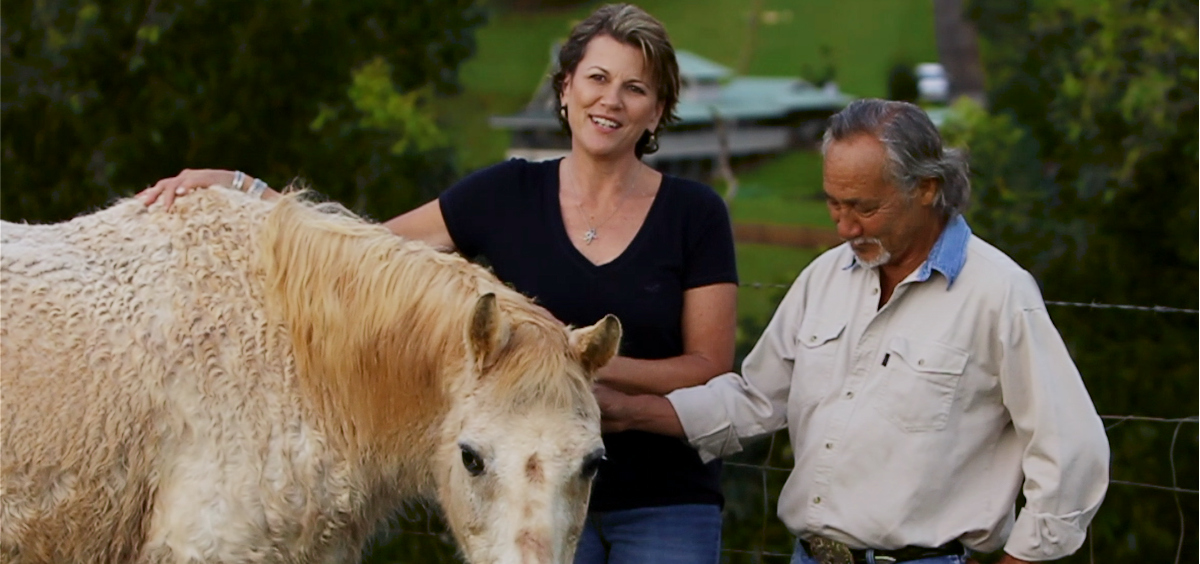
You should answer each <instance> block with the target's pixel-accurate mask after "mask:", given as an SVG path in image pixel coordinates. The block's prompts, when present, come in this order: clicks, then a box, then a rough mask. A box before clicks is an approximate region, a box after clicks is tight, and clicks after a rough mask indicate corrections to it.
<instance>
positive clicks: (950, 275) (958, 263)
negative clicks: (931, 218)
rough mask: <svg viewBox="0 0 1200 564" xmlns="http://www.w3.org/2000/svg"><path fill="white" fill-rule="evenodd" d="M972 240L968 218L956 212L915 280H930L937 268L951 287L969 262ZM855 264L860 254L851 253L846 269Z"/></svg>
mask: <svg viewBox="0 0 1200 564" xmlns="http://www.w3.org/2000/svg"><path fill="white" fill-rule="evenodd" d="M970 240H971V228H970V227H969V226H968V225H967V220H965V219H963V216H962V214H954V217H951V218H950V221H948V222H947V223H946V228H945V229H942V234H941V235H938V240H937V242H936V243H934V244H933V248H932V249H930V250H929V256H928V257H926V259H925V262H923V263H921V266H920V267H919V268H917V272H916V273H915V274H914V280H915V281H917V282H924V281H926V280H929V277H930V276H931V275H933V271H935V270H936V271H938V272H941V273H942V276H945V277H946V289H947V290H948V289H950V286H951V285H952V284H954V279H955V278H958V275H959V273H961V272H962V269H963V265H964V264H966V263H967V242H969V241H970ZM855 266H858V256H856V255H854V254H853V253H851V254H850V264H847V265H846V267H845V270H849V269H851V268H853V267H855Z"/></svg>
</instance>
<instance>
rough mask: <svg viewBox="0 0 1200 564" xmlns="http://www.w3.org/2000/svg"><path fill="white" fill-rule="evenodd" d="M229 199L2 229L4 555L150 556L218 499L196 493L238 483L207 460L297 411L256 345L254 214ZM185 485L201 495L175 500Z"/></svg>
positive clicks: (0, 483)
mask: <svg viewBox="0 0 1200 564" xmlns="http://www.w3.org/2000/svg"><path fill="white" fill-rule="evenodd" d="M230 198H232V196H226V195H224V194H212V195H205V196H197V197H196V198H195V199H196V200H197V202H195V203H191V202H188V204H190V205H191V206H192V207H193V209H194V211H191V212H190V213H189V212H183V211H180V212H179V213H174V212H171V213H168V212H164V211H162V210H160V209H151V210H147V209H146V208H145V207H144V206H142V205H141V204H140V203H138V202H135V201H125V202H122V203H118V204H117V205H115V206H112V207H110V208H107V209H104V210H101V211H99V212H97V213H93V214H90V215H86V216H81V217H79V218H76V219H74V220H71V221H68V222H64V223H59V224H52V225H23V224H9V223H6V224H4V225H2V226H0V288H3V292H2V294H3V296H2V300H3V303H2V308H0V347H2V349H3V350H2V354H0V362H2V367H0V378H2V385H3V390H4V402H3V406H2V410H3V429H0V433H2V435H3V444H2V449H3V460H2V464H3V468H2V471H3V475H2V476H0V488H2V491H0V496H2V498H3V499H2V512H0V547H2V549H3V550H2V551H0V552H3V553H4V556H6V557H7V559H10V560H14V561H21V562H25V561H28V562H68V561H69V562H128V561H135V560H139V559H147V558H149V559H154V557H153V556H152V555H148V554H146V553H145V550H146V547H145V543H146V542H148V541H149V540H150V539H151V538H152V537H153V536H154V535H155V528H156V527H157V528H160V529H161V528H163V527H164V525H162V523H167V525H165V526H166V527H169V526H170V521H171V519H178V518H179V516H178V515H176V514H173V513H172V512H173V511H174V512H177V513H180V514H183V513H186V512H189V511H190V512H191V513H192V514H193V515H199V514H202V513H203V510H204V509H205V508H204V507H202V506H201V505H202V504H204V503H206V502H207V503H212V504H214V505H220V504H221V503H224V502H223V501H222V500H223V499H228V498H229V497H231V496H230V493H229V492H223V491H216V490H215V489H214V488H216V487H217V486H215V485H214V486H213V487H212V488H203V487H199V486H197V484H198V483H199V484H203V483H208V482H212V483H214V484H215V483H217V482H218V481H220V480H229V481H232V482H236V483H233V484H230V487H239V488H240V487H244V482H245V480H241V481H239V480H236V479H234V478H237V477H236V476H233V477H231V476H229V475H228V471H227V470H224V469H223V468H222V466H221V464H220V462H222V460H221V459H220V456H219V455H220V454H222V453H221V452H219V450H220V449H222V448H225V449H226V450H229V451H230V452H228V453H227V454H228V456H229V457H230V458H234V459H236V458H237V457H238V456H242V455H245V453H246V452H247V451H253V449H252V448H248V447H251V445H253V444H256V441H257V443H262V444H264V445H265V444H266V439H262V438H261V437H263V436H266V435H269V434H271V433H275V434H276V435H286V433H287V430H286V429H284V427H285V426H287V425H289V424H292V425H295V424H296V422H295V419H294V417H293V418H292V419H291V420H289V419H287V417H286V416H285V415H281V412H288V413H293V412H294V406H293V405H292V403H294V402H289V401H288V400H287V399H285V398H281V397H280V394H279V388H280V382H279V378H280V376H279V372H280V366H281V365H282V363H285V362H286V354H283V353H282V352H280V351H279V349H278V346H276V347H275V350H270V349H271V346H272V343H267V342H265V341H266V340H265V339H264V337H263V335H264V332H265V330H264V327H265V326H266V325H267V321H266V319H265V314H264V312H263V311H262V308H261V296H260V295H258V293H257V290H256V289H255V287H254V286H255V282H256V281H255V275H256V272H255V269H256V267H255V264H254V259H253V254H254V245H253V244H252V243H253V242H252V241H251V238H250V234H251V233H252V231H253V225H254V223H255V221H258V219H260V218H252V217H250V216H252V215H254V214H258V215H259V216H261V215H262V214H261V209H260V210H257V211H254V210H239V209H237V208H236V207H231V204H230V202H229V201H227V200H229V199H230ZM224 208H229V209H224ZM274 345H278V343H274ZM272 363H273V364H272ZM272 375H274V378H272ZM251 376H254V379H250V378H249V377H251ZM272 416H277V418H276V419H275V420H272V421H265V420H264V419H265V418H268V417H272ZM293 432H300V431H297V430H293ZM214 437H218V438H214ZM206 458H207V459H209V462H208V465H207V466H205V463H203V462H202V460H203V459H206ZM214 458H217V460H214ZM224 462H226V463H229V466H230V467H236V468H246V467H247V465H246V464H244V463H242V462H243V461H240V460H236V461H231V460H224ZM260 470H264V469H263V468H261V465H260ZM183 484H188V485H187V486H185V485H183ZM189 489H190V490H193V491H194V493H195V494H196V495H197V496H201V495H208V496H209V497H208V499H202V498H199V497H194V498H190V499H189V498H188V497H187V496H186V495H181V494H180V492H181V491H187V490H189ZM198 490H203V491H198ZM164 497H165V498H168V499H169V501H170V502H171V503H173V504H174V505H164V504H163V498H164ZM181 503H192V504H195V505H194V506H193V507H180V506H179V505H180V504H181ZM167 533H169V531H165V532H163V531H160V536H162V535H165V534H167ZM180 556H181V555H176V557H180ZM197 556H199V555H197ZM171 559H174V558H171ZM201 559H203V558H201Z"/></svg>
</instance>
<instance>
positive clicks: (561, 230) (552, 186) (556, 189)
mask: <svg viewBox="0 0 1200 564" xmlns="http://www.w3.org/2000/svg"><path fill="white" fill-rule="evenodd" d="M562 162H563V159H558V161H557V162H556V163H555V166H552V167H547V169H548V170H547V174H549V175H550V178H549V182H547V185H548V186H549V189H548V190H546V204H547V205H546V208H547V210H546V211H547V212H548V213H550V215H551V216H552V217H551V218H550V222H551V225H552V227H553V228H554V230H555V231H556V232H557V236H558V239H559V243H560V244H561V245H565V246H566V251H567V254H569V255H571V257H572V258H574V259H575V260H576V261H577V262H580V263H582V264H581V266H584V267H586V268H588V269H591V270H606V269H611V268H616V267H617V266H619V265H620V264H621V263H623V262H625V261H626V257H628V256H630V255H632V254H633V253H634V252H635V251H636V250H637V247H638V246H639V245H640V244H641V243H642V239H645V238H646V237H647V235H645V233H646V224H648V223H650V221H651V220H652V218H653V217H654V216H655V214H656V213H657V210H658V208H659V207H660V205H659V202H661V201H662V199H663V198H662V195H663V190H665V189H666V187H667V175H665V174H664V175H662V178H661V179H659V181H658V190H657V191H656V192H655V193H654V201H652V202H650V209H649V210H647V211H646V217H644V218H642V224H641V225H639V226H638V229H637V233H634V235H633V239H630V241H629V244H628V245H626V246H625V248H624V249H621V252H620V253H619V254H617V256H616V257H613V259H612V260H610V261H608V262H604V263H600V264H596V263H594V262H592V259H589V258H588V257H587V255H584V254H583V252H582V251H580V250H579V247H576V246H575V241H574V240H572V239H571V234H570V233H567V225H566V223H565V222H564V221H563V212H562V197H561V195H560V192H561V190H562V183H561V182H559V168H560V167H561V166H562Z"/></svg>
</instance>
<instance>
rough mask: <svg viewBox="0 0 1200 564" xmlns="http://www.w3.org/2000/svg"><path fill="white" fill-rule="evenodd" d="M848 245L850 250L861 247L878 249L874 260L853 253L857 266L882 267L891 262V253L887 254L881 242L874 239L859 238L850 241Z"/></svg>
mask: <svg viewBox="0 0 1200 564" xmlns="http://www.w3.org/2000/svg"><path fill="white" fill-rule="evenodd" d="M849 243H850V248H851V249H854V248H855V247H859V246H862V245H875V246H876V247H878V248H879V253H878V254H876V255H875V258H873V259H871V260H866V259H864V258H862V255H860V254H858V253H857V252H856V253H854V256H855V257H856V258H857V259H858V264H860V265H862V266H865V267H867V268H876V267H879V266H883V265H885V264H887V263H888V262H890V261H891V260H892V253H890V252H888V250H887V249H885V248H884V247H883V241H880V240H879V239H878V238H876V237H859V238H857V239H851V240H850V241H849Z"/></svg>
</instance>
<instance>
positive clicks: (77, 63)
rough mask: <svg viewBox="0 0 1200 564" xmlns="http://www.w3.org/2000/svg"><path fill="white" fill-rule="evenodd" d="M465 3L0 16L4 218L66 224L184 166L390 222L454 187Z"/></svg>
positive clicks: (55, 10)
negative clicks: (454, 117)
mask: <svg viewBox="0 0 1200 564" xmlns="http://www.w3.org/2000/svg"><path fill="white" fill-rule="evenodd" d="M472 6H473V2H472V1H471V0H405V1H400V2H387V1H382V0H364V1H360V2H287V1H282V0H266V1H262V2H239V1H236V0H206V1H201V2H180V1H177V0H146V1H138V2H127V3H97V2H94V1H93V0H44V1H43V0H39V1H37V2H34V1H31V0H14V1H11V2H5V3H4V4H3V8H2V10H3V20H2V21H0V27H2V30H0V36H2V44H0V52H2V54H3V65H2V70H0V74H2V80H0V91H2V95H3V104H2V113H3V118H2V119H3V123H4V128H3V132H2V134H0V137H2V149H0V165H2V166H0V174H2V179H3V186H4V190H3V195H2V197H3V216H4V218H6V219H24V220H37V221H53V220H62V219H65V218H68V217H71V216H73V215H77V214H79V213H81V212H84V211H87V210H88V209H89V208H95V207H98V206H102V205H105V204H106V203H108V202H109V201H111V200H112V199H113V198H115V197H118V196H124V195H129V194H131V193H133V192H135V191H137V190H138V189H140V188H142V187H145V186H146V185H148V184H149V183H151V182H153V181H155V180H157V179H159V178H162V177H164V176H168V175H172V174H175V173H177V172H178V171H179V170H181V169H182V168H185V167H192V168H198V167H221V168H238V169H244V170H246V171H247V172H249V173H251V174H253V175H256V176H261V177H264V178H265V179H266V180H268V181H269V182H270V183H271V184H272V185H275V186H281V185H284V184H286V183H288V182H290V181H291V180H293V179H294V178H297V177H300V178H304V179H306V180H308V181H309V182H311V185H312V187H313V188H315V189H317V190H319V191H321V192H323V193H324V194H326V195H328V196H330V197H332V198H334V199H337V200H340V201H342V202H344V203H346V204H347V205H350V206H351V207H353V208H354V209H356V211H359V212H363V213H370V214H372V215H376V216H378V217H390V216H391V215H393V214H396V213H399V212H401V211H403V210H405V209H407V208H409V207H411V206H413V205H414V204H416V203H418V202H419V201H422V200H424V199H427V198H429V197H431V196H432V195H433V194H434V193H436V190H437V189H439V188H441V187H444V186H446V185H447V184H448V183H449V182H450V180H451V179H452V178H453V175H454V168H453V165H454V162H453V154H452V152H451V151H450V150H449V149H448V148H446V147H445V146H444V145H445V144H444V143H442V142H441V133H440V131H439V130H438V128H437V125H436V121H435V120H434V117H433V116H432V115H431V113H430V111H429V109H428V106H427V104H426V102H427V101H428V100H429V98H430V97H431V96H435V95H440V94H449V93H453V92H455V91H456V90H457V88H458V84H457V69H458V66H459V64H460V63H462V61H463V60H465V59H466V58H467V57H469V56H470V55H471V54H472V53H473V50H474V39H473V34H472V32H473V28H474V27H475V26H477V25H478V24H479V23H481V21H482V14H481V12H479V11H478V10H477V9H475V8H473V7H472Z"/></svg>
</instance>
